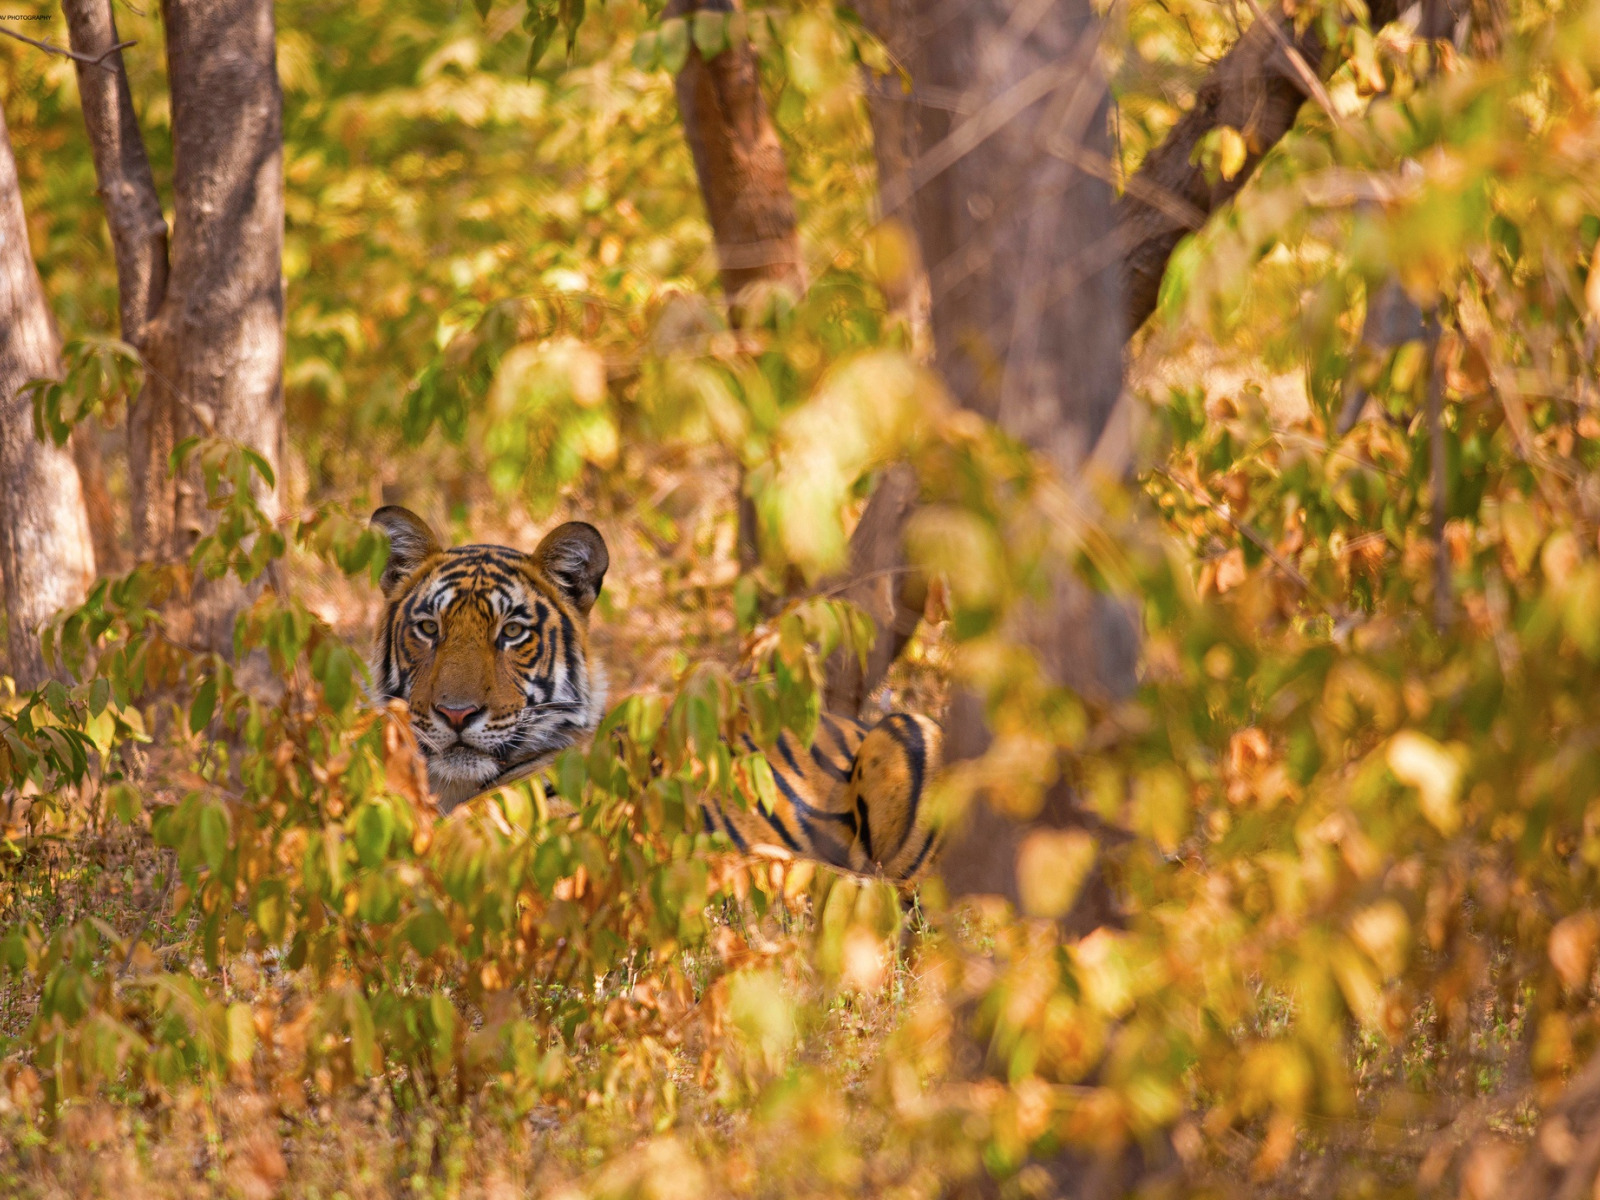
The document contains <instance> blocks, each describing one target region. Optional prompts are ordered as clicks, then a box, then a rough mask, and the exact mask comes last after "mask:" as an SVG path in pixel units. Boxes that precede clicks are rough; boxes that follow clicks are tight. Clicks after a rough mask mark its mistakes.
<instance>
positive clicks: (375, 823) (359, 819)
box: [355, 803, 394, 867]
mask: <svg viewBox="0 0 1600 1200" xmlns="http://www.w3.org/2000/svg"><path fill="white" fill-rule="evenodd" d="M393 835H394V814H393V813H391V812H390V811H389V806H388V805H387V804H380V803H372V804H363V805H362V806H361V807H360V809H358V810H357V812H356V820H355V843H356V855H357V857H358V858H359V859H360V860H361V865H362V866H364V867H373V866H377V864H379V863H380V862H382V861H383V858H384V855H386V854H387V853H388V852H389V840H390V838H391V837H392V836H393Z"/></svg>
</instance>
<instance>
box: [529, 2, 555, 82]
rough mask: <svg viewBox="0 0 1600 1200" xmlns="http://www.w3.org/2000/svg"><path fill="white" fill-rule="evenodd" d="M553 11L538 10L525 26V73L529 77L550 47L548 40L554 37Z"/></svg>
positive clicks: (531, 76)
mask: <svg viewBox="0 0 1600 1200" xmlns="http://www.w3.org/2000/svg"><path fill="white" fill-rule="evenodd" d="M557 24H558V21H557V20H556V15H555V13H552V12H540V13H539V14H538V15H537V17H535V18H534V19H533V20H532V21H531V22H530V23H529V24H528V26H527V29H528V37H529V39H530V40H529V42H528V65H527V74H528V77H529V78H530V79H531V78H533V73H534V71H536V70H538V68H539V60H540V59H541V58H543V57H544V52H545V51H546V50H548V49H549V48H550V40H551V39H552V38H553V37H555V33H556V26H557Z"/></svg>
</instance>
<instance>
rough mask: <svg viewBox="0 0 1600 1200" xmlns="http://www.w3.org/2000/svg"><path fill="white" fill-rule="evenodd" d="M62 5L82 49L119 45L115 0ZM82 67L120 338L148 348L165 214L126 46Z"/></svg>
mask: <svg viewBox="0 0 1600 1200" xmlns="http://www.w3.org/2000/svg"><path fill="white" fill-rule="evenodd" d="M62 8H63V9H64V10H65V11H66V14H67V32H68V36H69V38H70V39H71V42H72V48H73V50H74V51H76V52H77V53H79V54H87V55H92V56H95V57H99V55H101V54H102V53H103V52H104V51H105V50H106V48H107V47H109V46H114V45H116V44H117V26H116V21H115V20H114V19H113V17H112V14H111V3H110V0H63V3H62ZM77 70H78V95H79V98H80V100H81V102H82V104H83V123H84V127H85V129H86V130H87V131H88V134H89V146H90V149H91V151H92V152H93V154H94V173H95V178H96V179H97V180H98V181H99V184H100V187H99V191H100V198H101V200H102V201H103V202H104V204H105V207H106V223H107V224H108V225H109V226H110V227H111V250H112V253H113V255H115V257H116V261H117V300H118V315H119V318H120V321H121V325H122V340H123V341H125V342H127V343H128V344H129V345H131V346H133V347H134V348H135V349H137V350H139V351H141V352H143V350H144V346H145V327H146V326H147V325H148V324H149V323H150V319H151V318H152V317H153V316H155V313H156V310H157V309H159V308H160V307H161V301H162V298H163V297H164V296H165V295H166V291H167V220H166V216H165V215H164V214H163V213H162V211H161V197H160V196H159V195H157V193H156V184H155V178H154V176H152V175H151V173H150V157H149V155H148V154H147V153H146V152H145V146H144V138H143V137H142V136H141V135H140V133H139V124H138V119H137V118H136V117H135V116H134V112H133V93H132V92H131V91H130V90H129V87H128V74H127V71H126V70H125V69H124V67H123V62H122V51H120V50H115V51H112V52H111V53H110V54H107V55H106V56H105V58H103V59H102V60H101V64H100V65H99V66H90V65H88V64H87V63H83V62H79V63H78V64H77Z"/></svg>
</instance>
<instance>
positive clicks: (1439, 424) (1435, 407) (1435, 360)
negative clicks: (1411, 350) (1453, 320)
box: [1428, 309, 1450, 633]
mask: <svg viewBox="0 0 1600 1200" xmlns="http://www.w3.org/2000/svg"><path fill="white" fill-rule="evenodd" d="M1439 342H1440V336H1439V312H1438V310H1437V309H1435V310H1434V311H1433V312H1431V313H1429V314H1428V469H1429V473H1430V474H1431V475H1432V477H1433V479H1432V484H1433V486H1432V487H1431V488H1430V491H1432V493H1433V495H1432V496H1431V497H1430V498H1429V499H1430V502H1431V513H1430V521H1431V523H1432V525H1433V624H1434V627H1435V628H1436V629H1438V631H1439V632H1440V633H1443V632H1444V631H1445V630H1446V629H1447V628H1448V627H1449V625H1450V547H1449V546H1447V545H1445V540H1444V522H1445V516H1446V513H1447V501H1448V497H1447V495H1446V477H1447V475H1448V472H1449V462H1448V461H1447V459H1446V455H1445V445H1444V364H1443V363H1442V362H1441V361H1440V353H1439Z"/></svg>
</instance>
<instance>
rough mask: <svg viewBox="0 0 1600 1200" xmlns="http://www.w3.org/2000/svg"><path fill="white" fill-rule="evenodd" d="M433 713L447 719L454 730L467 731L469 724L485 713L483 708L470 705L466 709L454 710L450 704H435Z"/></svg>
mask: <svg viewBox="0 0 1600 1200" xmlns="http://www.w3.org/2000/svg"><path fill="white" fill-rule="evenodd" d="M433 711H434V712H436V713H438V714H439V715H440V716H441V717H443V718H444V719H445V723H446V724H448V725H449V726H450V727H451V728H452V729H456V730H461V729H465V728H466V726H467V722H468V721H470V720H472V718H473V717H475V716H477V715H478V714H479V713H481V712H482V711H483V708H482V706H480V705H477V704H469V705H467V706H466V707H465V708H452V707H450V706H449V705H448V704H435V705H434V706H433Z"/></svg>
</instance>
